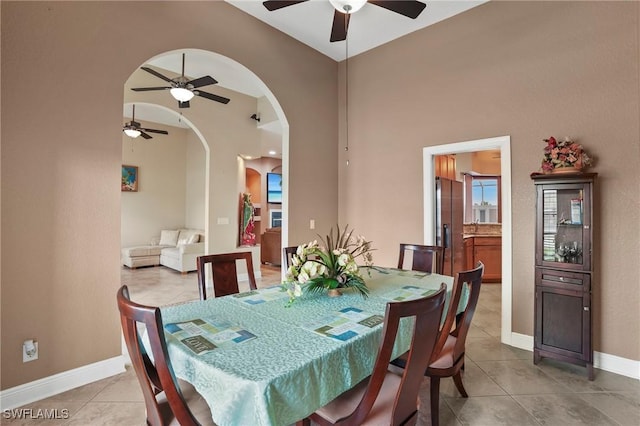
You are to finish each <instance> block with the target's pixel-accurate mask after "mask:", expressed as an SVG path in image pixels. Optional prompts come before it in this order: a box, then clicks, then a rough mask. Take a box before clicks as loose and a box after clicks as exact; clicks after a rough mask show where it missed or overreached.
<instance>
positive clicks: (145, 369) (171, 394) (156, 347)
mask: <svg viewBox="0 0 640 426" xmlns="http://www.w3.org/2000/svg"><path fill="white" fill-rule="evenodd" d="M117 301H118V309H119V310H120V322H121V323H122V331H123V333H124V340H125V342H126V344H127V349H128V351H129V356H130V357H131V363H132V364H133V369H134V370H135V372H136V376H137V377H138V381H139V382H140V386H141V387H142V394H143V395H144V400H145V405H146V409H147V423H148V424H150V425H152V426H160V425H164V424H166V423H167V422H166V421H165V419H163V418H162V414H161V411H160V407H159V406H158V401H157V399H156V395H157V394H158V393H160V392H162V391H164V393H165V396H166V399H167V401H168V403H169V407H171V411H172V412H173V415H174V416H175V418H176V420H178V422H179V423H180V424H181V425H183V426H187V425H199V423H198V421H197V420H196V418H195V417H194V416H193V413H191V410H190V409H189V406H188V405H187V403H186V402H185V400H184V397H183V396H182V392H181V391H180V387H179V386H178V385H177V380H176V377H175V375H174V373H173V369H172V368H171V363H170V362H169V354H168V351H167V343H166V341H165V339H164V329H163V328H162V316H161V314H160V309H159V308H157V307H153V306H143V305H139V304H137V303H134V302H132V301H131V299H130V298H129V290H128V288H127V286H126V285H123V286H122V287H120V290H118V294H117ZM139 323H140V324H143V325H144V326H145V328H146V333H147V336H148V337H149V345H150V347H151V354H152V355H153V360H154V361H153V362H152V361H151V359H150V358H149V355H148V354H147V351H146V350H145V348H144V345H143V344H142V341H141V340H140V334H139V333H138V328H137V325H138V324H139Z"/></svg>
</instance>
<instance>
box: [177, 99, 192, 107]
mask: <svg viewBox="0 0 640 426" xmlns="http://www.w3.org/2000/svg"><path fill="white" fill-rule="evenodd" d="M189 106H190V104H189V101H186V102H180V101H178V108H189Z"/></svg>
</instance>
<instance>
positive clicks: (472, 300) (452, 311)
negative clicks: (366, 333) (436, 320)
mask: <svg viewBox="0 0 640 426" xmlns="http://www.w3.org/2000/svg"><path fill="white" fill-rule="evenodd" d="M483 273H484V264H483V263H482V262H478V266H477V267H476V268H475V269H471V270H469V271H462V272H458V274H457V276H456V279H455V282H454V284H453V291H452V294H451V300H450V301H449V309H448V310H447V315H446V317H445V320H444V324H443V325H442V328H441V329H440V333H439V334H438V341H437V342H436V344H435V347H434V349H433V354H432V355H431V359H430V360H429V365H428V367H427V368H426V369H425V371H424V375H425V376H428V377H429V378H430V381H431V389H430V391H431V425H432V426H437V425H438V423H439V404H440V378H442V377H453V383H455V385H456V388H457V389H458V392H460V395H462V396H463V397H464V398H467V397H468V394H467V391H466V390H465V388H464V385H463V383H462V371H463V370H464V353H465V341H466V339H467V333H468V332H469V327H470V326H471V319H472V318H473V314H474V312H475V310H476V306H477V305H478V298H479V296H480V287H481V285H482V274H483ZM465 287H466V289H465ZM465 293H467V303H466V306H465V308H464V310H463V311H462V312H460V313H458V307H459V305H460V299H461V298H462V296H463V294H465ZM407 355H408V353H405V354H403V355H402V356H401V357H400V358H398V359H396V360H393V361H392V362H391V364H393V365H395V366H397V367H401V368H405V365H406V363H407Z"/></svg>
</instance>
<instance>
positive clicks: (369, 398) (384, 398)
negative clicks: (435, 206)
mask: <svg viewBox="0 0 640 426" xmlns="http://www.w3.org/2000/svg"><path fill="white" fill-rule="evenodd" d="M446 289H447V287H446V285H445V284H442V286H441V287H440V290H439V291H438V292H437V293H435V294H433V295H431V296H428V297H424V298H421V299H414V300H408V301H404V302H389V303H387V308H386V312H385V317H384V326H383V329H382V340H381V343H380V346H379V349H378V356H377V358H376V362H375V364H374V367H373V373H372V374H371V376H369V378H367V379H365V380H363V381H362V382H360V383H359V384H358V385H356V386H355V387H354V388H353V389H350V390H348V391H347V392H345V393H343V394H342V395H340V396H339V397H337V398H336V399H334V400H333V401H331V402H330V403H329V404H327V405H325V406H324V407H322V408H320V409H319V410H317V411H316V412H315V413H313V414H311V415H310V416H309V418H307V419H304V420H302V421H301V422H298V424H302V425H307V426H308V425H309V424H310V420H313V421H314V422H315V423H318V424H320V425H336V424H340V425H364V424H368V425H405V424H415V423H416V421H417V417H418V392H419V390H420V384H421V383H422V378H423V377H422V373H423V372H424V370H425V368H426V367H427V364H428V360H429V358H430V355H431V352H432V351H433V347H434V345H435V342H436V338H437V335H438V324H439V323H440V318H441V317H442V311H443V308H444V301H445V298H446ZM405 317H413V318H415V321H414V327H413V334H412V339H411V346H410V349H409V352H408V353H409V358H408V359H409V362H408V363H407V364H406V367H405V369H404V372H403V374H402V375H398V374H395V373H392V372H390V371H389V370H388V366H389V361H390V360H391V354H392V351H393V347H394V343H395V340H396V333H397V332H398V326H399V323H400V320H401V319H402V318H405Z"/></svg>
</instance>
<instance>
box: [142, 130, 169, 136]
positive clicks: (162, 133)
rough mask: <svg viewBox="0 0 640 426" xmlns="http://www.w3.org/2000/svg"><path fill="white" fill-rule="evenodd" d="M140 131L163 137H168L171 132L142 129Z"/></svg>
mask: <svg viewBox="0 0 640 426" xmlns="http://www.w3.org/2000/svg"><path fill="white" fill-rule="evenodd" d="M140 131H144V132H148V133H159V134H161V135H168V134H169V132H167V131H166V130H156V129H140Z"/></svg>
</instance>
